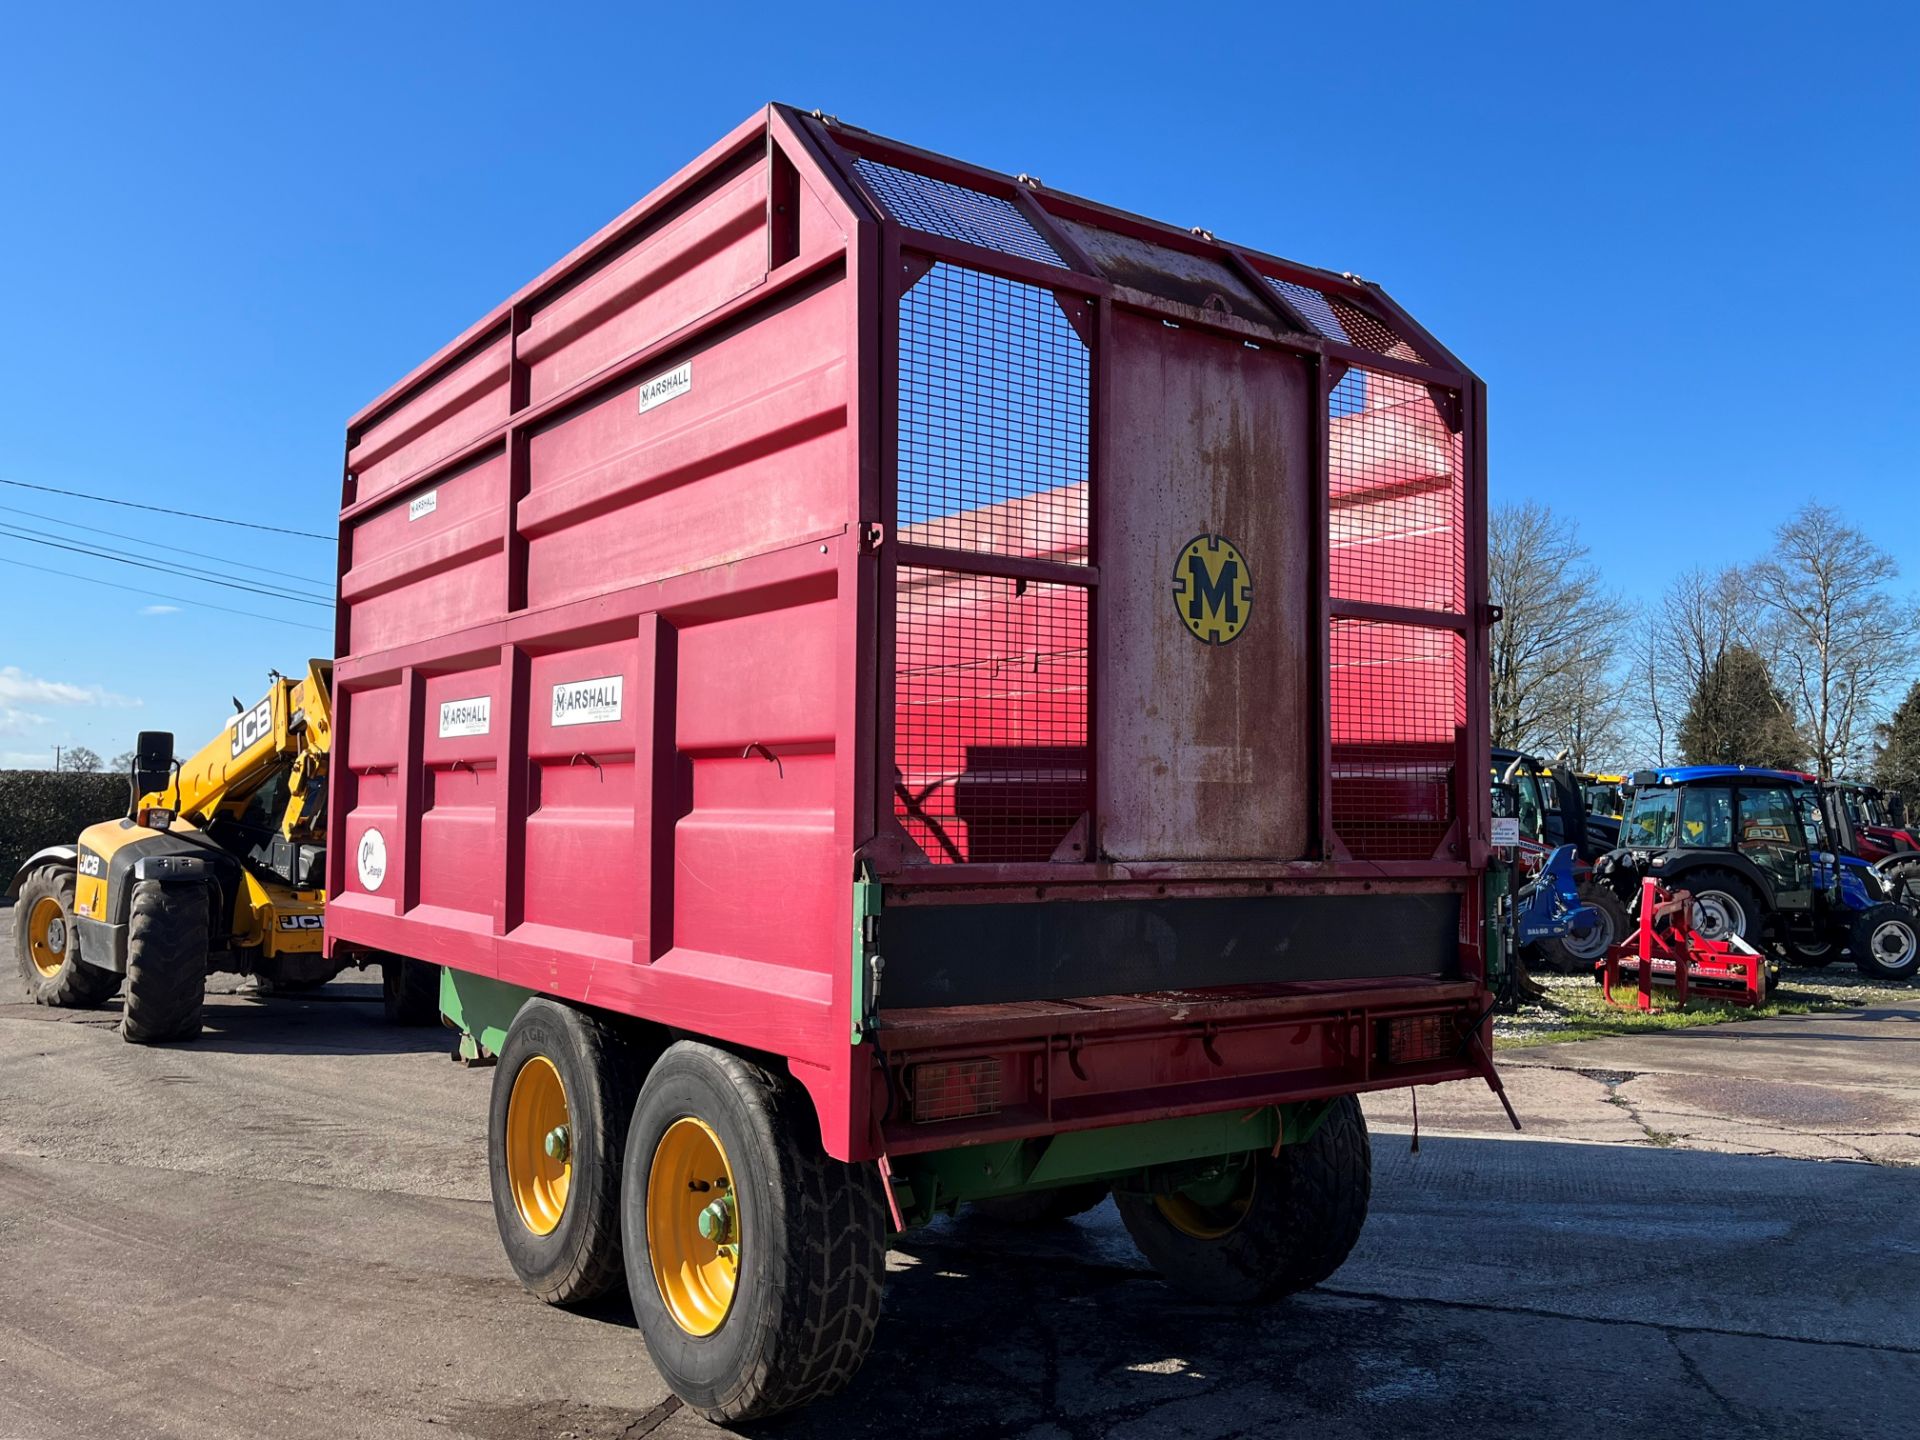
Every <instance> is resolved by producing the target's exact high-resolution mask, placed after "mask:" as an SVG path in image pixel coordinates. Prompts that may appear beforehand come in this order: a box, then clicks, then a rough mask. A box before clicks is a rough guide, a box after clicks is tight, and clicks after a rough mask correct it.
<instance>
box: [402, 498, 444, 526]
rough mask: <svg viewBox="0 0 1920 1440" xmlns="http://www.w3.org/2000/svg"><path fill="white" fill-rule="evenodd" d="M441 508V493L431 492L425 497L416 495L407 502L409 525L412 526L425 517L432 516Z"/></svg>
mask: <svg viewBox="0 0 1920 1440" xmlns="http://www.w3.org/2000/svg"><path fill="white" fill-rule="evenodd" d="M439 508H440V492H439V491H438V490H429V491H427V493H426V494H424V495H416V496H414V497H413V499H411V500H409V501H408V502H407V523H408V524H409V525H411V524H412V523H413V522H414V521H416V520H418V519H419V518H420V517H421V516H423V515H431V514H432V513H433V512H434V511H436V510H438V509H439Z"/></svg>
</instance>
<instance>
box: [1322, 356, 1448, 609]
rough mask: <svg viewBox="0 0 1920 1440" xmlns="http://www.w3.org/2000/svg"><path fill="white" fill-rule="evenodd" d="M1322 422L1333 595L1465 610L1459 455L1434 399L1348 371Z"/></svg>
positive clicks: (1423, 390)
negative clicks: (1325, 424) (1325, 421)
mask: <svg viewBox="0 0 1920 1440" xmlns="http://www.w3.org/2000/svg"><path fill="white" fill-rule="evenodd" d="M1327 418H1328V437H1327V484H1328V501H1329V507H1330V515H1329V523H1330V526H1331V534H1330V536H1329V542H1330V560H1331V572H1330V575H1329V583H1330V585H1331V593H1332V596H1333V598H1334V599H1335V600H1358V601H1362V602H1365V603H1368V604H1374V605H1399V606H1406V607H1410V608H1412V609H1417V610H1442V611H1446V612H1449V613H1452V614H1459V613H1462V611H1463V610H1464V608H1465V605H1466V588H1465V587H1466V566H1465V559H1464V552H1463V545H1462V541H1463V538H1464V537H1463V526H1464V510H1465V505H1466V468H1465V453H1464V449H1463V446H1462V441H1461V437H1460V436H1459V435H1458V434H1456V433H1454V431H1453V430H1451V429H1450V428H1449V427H1448V425H1447V422H1446V419H1445V417H1443V416H1442V415H1441V413H1440V407H1439V406H1438V404H1436V403H1435V401H1434V397H1433V394H1432V392H1431V391H1430V390H1429V389H1428V388H1427V386H1426V385H1425V384H1424V383H1422V382H1421V381H1418V380H1408V379H1405V378H1403V377H1401V376H1398V375H1390V374H1385V373H1383V372H1380V371H1375V370H1363V369H1359V368H1354V369H1351V370H1349V371H1347V373H1346V374H1345V375H1344V376H1342V377H1341V379H1340V382H1339V384H1338V385H1336V386H1335V387H1334V390H1333V393H1332V395H1331V397H1330V399H1329V403H1328V415H1327Z"/></svg>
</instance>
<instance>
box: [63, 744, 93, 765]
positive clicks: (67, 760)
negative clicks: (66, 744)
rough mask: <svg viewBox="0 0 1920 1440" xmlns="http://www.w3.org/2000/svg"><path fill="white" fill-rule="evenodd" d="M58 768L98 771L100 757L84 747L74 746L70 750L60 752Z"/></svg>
mask: <svg viewBox="0 0 1920 1440" xmlns="http://www.w3.org/2000/svg"><path fill="white" fill-rule="evenodd" d="M60 768H61V769H62V770H98V769H99V768H100V757H99V755H98V754H96V753H95V752H94V751H92V750H89V749H88V748H87V747H86V746H84V745H75V746H74V747H73V748H72V749H70V750H62V751H61V752H60Z"/></svg>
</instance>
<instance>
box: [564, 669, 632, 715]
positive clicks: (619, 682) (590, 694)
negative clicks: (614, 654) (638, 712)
mask: <svg viewBox="0 0 1920 1440" xmlns="http://www.w3.org/2000/svg"><path fill="white" fill-rule="evenodd" d="M625 683H626V677H625V676H623V675H603V676H601V677H600V678H599V679H598V680H570V681H568V682H567V683H566V684H565V685H556V686H554V687H553V723H554V724H556V725H598V724H600V723H601V722H603V721H607V720H618V719H619V718H620V690H621V687H622V686H623V685H624V684H625Z"/></svg>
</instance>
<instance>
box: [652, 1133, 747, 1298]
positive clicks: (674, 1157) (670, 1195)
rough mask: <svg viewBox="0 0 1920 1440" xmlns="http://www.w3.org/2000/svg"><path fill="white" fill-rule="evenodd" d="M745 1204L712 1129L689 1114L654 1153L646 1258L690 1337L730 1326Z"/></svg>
mask: <svg viewBox="0 0 1920 1440" xmlns="http://www.w3.org/2000/svg"><path fill="white" fill-rule="evenodd" d="M740 1249H741V1234H740V1201H739V1195H738V1192H737V1191H736V1189H735V1186H734V1181H733V1167H732V1166H731V1164H729V1162H728V1160H727V1152H726V1149H725V1148H724V1147H723V1146H722V1145H721V1143H720V1137H719V1136H718V1135H717V1134H715V1133H714V1131H713V1127H712V1126H710V1125H708V1124H707V1123H706V1122H705V1121H704V1120H699V1119H696V1118H695V1117H693V1116H691V1115H687V1116H683V1117H681V1118H680V1119H678V1120H676V1121H674V1122H673V1123H672V1124H671V1125H669V1126H668V1127H667V1128H666V1131H665V1132H664V1133H663V1134H662V1135H661V1136H660V1142H659V1144H658V1145H656V1146H655V1147H654V1152H653V1166H652V1169H651V1170H650V1171H649V1172H648V1175H647V1254H648V1257H649V1259H650V1260H651V1261H652V1264H653V1278H654V1282H655V1283H656V1284H657V1285H658V1286H659V1287H660V1299H661V1300H662V1302H664V1303H665V1305H666V1307H667V1313H668V1314H669V1315H671V1316H672V1317H673V1321H674V1323H675V1324H676V1325H678V1326H679V1327H680V1328H681V1329H682V1330H684V1331H686V1332H687V1333H688V1334H689V1335H711V1334H713V1332H714V1331H716V1330H718V1329H719V1328H720V1327H721V1325H722V1324H724V1323H725V1321H726V1318H727V1315H728V1313H729V1312H730V1311H731V1310H732V1308H733V1296H734V1291H735V1290H736V1289H737V1287H738V1285H739V1282H740Z"/></svg>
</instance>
